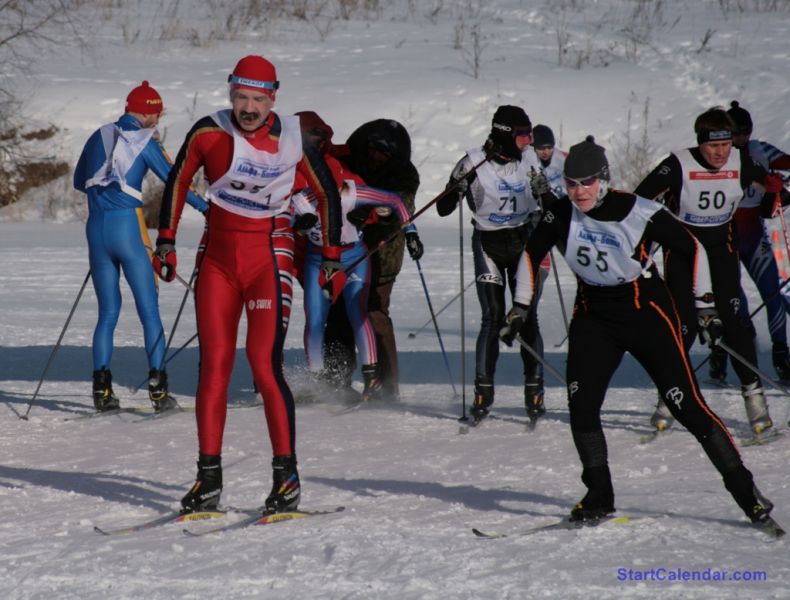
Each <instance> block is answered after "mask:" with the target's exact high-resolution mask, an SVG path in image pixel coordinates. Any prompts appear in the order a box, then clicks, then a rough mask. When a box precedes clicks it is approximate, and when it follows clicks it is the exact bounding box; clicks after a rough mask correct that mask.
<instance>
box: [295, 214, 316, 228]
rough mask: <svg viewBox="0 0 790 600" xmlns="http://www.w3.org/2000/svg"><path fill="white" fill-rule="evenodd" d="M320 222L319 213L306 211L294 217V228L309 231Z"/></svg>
mask: <svg viewBox="0 0 790 600" xmlns="http://www.w3.org/2000/svg"><path fill="white" fill-rule="evenodd" d="M316 223H318V215H315V214H313V213H305V214H303V215H299V216H297V217H296V218H295V219H294V225H293V228H294V229H295V230H296V231H298V232H299V233H307V232H308V231H310V230H311V229H312V228H313V227H315V224H316Z"/></svg>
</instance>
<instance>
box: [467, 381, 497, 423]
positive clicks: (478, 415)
mask: <svg viewBox="0 0 790 600" xmlns="http://www.w3.org/2000/svg"><path fill="white" fill-rule="evenodd" d="M493 403H494V384H493V382H491V381H488V380H484V379H483V378H482V377H478V378H477V379H476V380H475V399H474V400H473V401H472V408H470V409H469V413H470V414H471V415H472V419H474V421H475V422H476V423H477V422H480V421H482V420H483V419H485V418H486V417H487V416H488V412H489V409H490V408H491V405H492V404H493Z"/></svg>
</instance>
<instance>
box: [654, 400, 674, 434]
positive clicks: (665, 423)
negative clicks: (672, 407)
mask: <svg viewBox="0 0 790 600" xmlns="http://www.w3.org/2000/svg"><path fill="white" fill-rule="evenodd" d="M674 422H675V417H673V416H672V413H671V412H669V407H667V405H666V402H664V399H663V398H661V396H659V397H658V402H657V403H656V410H655V411H654V412H653V416H651V417H650V424H651V425H652V426H653V427H655V428H656V431H666V430H667V429H669V428H670V427H672V423H674Z"/></svg>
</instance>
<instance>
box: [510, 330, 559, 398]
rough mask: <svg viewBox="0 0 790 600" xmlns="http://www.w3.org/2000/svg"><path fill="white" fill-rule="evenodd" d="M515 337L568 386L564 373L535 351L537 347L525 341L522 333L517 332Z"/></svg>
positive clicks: (533, 356)
mask: <svg viewBox="0 0 790 600" xmlns="http://www.w3.org/2000/svg"><path fill="white" fill-rule="evenodd" d="M515 339H516V341H517V342H518V343H519V344H521V346H522V347H523V348H524V350H526V351H527V352H529V353H530V354H531V355H532V358H534V359H535V360H537V361H538V362H539V363H540V364H542V365H543V366H544V367H545V368H546V369H548V370H549V371H550V372H551V374H552V375H554V377H556V378H557V379H558V380H559V381H560V382H561V383H562V385H564V386H565V387H568V382H567V381H565V378H564V377H563V376H562V373H560V372H559V371H558V370H557V369H555V368H554V367H552V366H551V365H550V364H549V363H548V362H546V360H545V359H544V358H542V357H541V356H540V354H538V353H537V352H535V349H534V348H533V347H532V346H530V345H529V344H528V343H527V342H525V341H524V338H522V337H521V334H518V333H517V334H516V338H515Z"/></svg>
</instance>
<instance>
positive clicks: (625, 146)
mask: <svg viewBox="0 0 790 600" xmlns="http://www.w3.org/2000/svg"><path fill="white" fill-rule="evenodd" d="M649 118H650V97H648V98H647V99H646V100H645V104H644V108H643V109H642V126H641V133H640V135H639V136H638V138H637V139H634V136H633V134H632V133H631V129H632V118H631V109H628V119H627V122H626V129H625V132H624V133H623V134H622V135H620V136H619V138H616V139H615V140H613V142H612V156H613V159H614V164H615V168H616V170H617V173H618V174H619V178H618V187H621V188H622V189H625V190H629V191H631V190H633V189H634V188H636V186H638V185H639V184H640V183H641V182H642V180H643V179H644V178H645V177H646V176H647V174H648V173H650V171H651V170H652V169H653V166H654V165H655V162H656V158H655V154H656V150H655V148H654V147H653V144H652V143H651V142H650V138H649V135H648V124H649Z"/></svg>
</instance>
